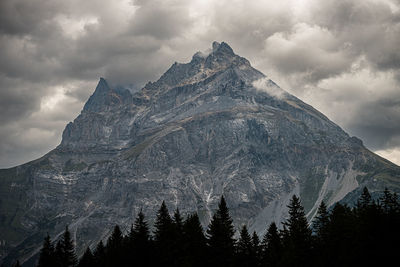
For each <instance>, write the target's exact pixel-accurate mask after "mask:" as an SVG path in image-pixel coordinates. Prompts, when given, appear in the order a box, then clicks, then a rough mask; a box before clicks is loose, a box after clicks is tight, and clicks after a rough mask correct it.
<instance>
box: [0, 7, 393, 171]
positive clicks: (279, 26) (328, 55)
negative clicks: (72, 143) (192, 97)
mask: <svg viewBox="0 0 400 267" xmlns="http://www.w3.org/2000/svg"><path fill="white" fill-rule="evenodd" d="M399 10H400V3H399V1H396V0H366V1H356V0H343V1H334V0H327V1H316V0H305V1H298V0H283V1H280V2H279V3H277V2H276V1H267V0H265V1H251V2H249V1H225V0H222V1H200V0H198V1H184V0H174V1H161V0H148V1H128V0H120V1H97V0H88V1H84V2H82V1H77V0H71V1H59V0H54V1H46V0H30V1H28V0H3V1H1V2H0V57H1V58H2V62H5V63H3V64H1V66H0V94H1V95H0V112H1V114H2V116H1V117H0V118H1V122H2V127H1V128H0V138H1V142H0V167H10V166H13V165H17V164H20V163H23V162H26V161H28V160H31V159H34V158H36V157H38V156H40V155H42V154H44V153H46V152H47V151H48V150H50V149H51V148H53V147H55V146H56V145H57V144H58V143H59V142H60V140H61V132H62V129H63V128H64V126H65V125H66V124H67V123H68V121H70V120H72V119H73V118H74V117H76V115H77V114H78V113H79V112H80V110H81V109H82V107H83V105H84V103H85V102H86V100H87V99H88V97H89V96H90V95H91V94H92V93H93V90H94V88H95V86H96V83H97V81H98V78H99V77H106V78H107V80H109V81H110V82H111V83H119V84H122V85H124V86H126V87H130V88H132V89H133V90H137V89H140V88H141V87H143V86H144V84H145V83H147V82H148V81H154V80H157V79H158V78H159V77H160V75H161V74H162V73H163V72H164V70H165V69H167V68H168V66H170V65H171V64H172V63H173V62H174V61H178V62H188V61H190V59H191V57H192V55H193V52H194V51H198V50H202V49H204V48H207V47H209V44H210V43H211V42H212V41H213V40H226V41H227V43H229V44H230V45H231V46H232V47H233V48H234V49H235V51H236V52H237V54H239V55H241V56H244V57H246V58H247V59H249V60H250V62H251V63H252V65H253V66H254V67H256V68H257V69H260V70H261V71H262V72H263V73H265V74H267V75H268V76H269V77H270V78H271V79H273V80H274V81H276V82H277V83H278V84H279V85H280V86H281V87H282V88H284V89H285V90H287V91H289V92H290V93H293V94H295V95H296V96H298V97H300V98H301V99H303V100H304V101H306V102H308V103H310V104H311V105H313V106H314V107H315V108H317V109H319V110H320V111H321V112H323V113H325V114H326V115H327V116H328V117H329V118H331V119H332V120H333V121H335V122H336V123H338V124H339V125H340V126H342V127H344V128H345V129H346V130H347V131H348V132H350V133H351V134H354V135H357V136H359V137H360V138H362V139H363V140H364V142H365V144H366V145H367V146H368V147H369V148H371V149H373V150H375V151H376V150H378V151H380V153H381V154H382V155H388V156H389V159H391V160H393V161H397V162H398V163H399V162H400V152H399V151H400V126H399V124H398V121H400V110H399V101H400V100H399V99H400V51H399V49H398V47H400V38H399V36H400V11H399Z"/></svg>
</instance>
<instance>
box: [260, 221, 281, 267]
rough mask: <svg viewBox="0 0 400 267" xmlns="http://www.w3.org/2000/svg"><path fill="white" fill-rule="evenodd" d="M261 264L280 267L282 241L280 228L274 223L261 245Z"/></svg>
mask: <svg viewBox="0 0 400 267" xmlns="http://www.w3.org/2000/svg"><path fill="white" fill-rule="evenodd" d="M261 253H262V255H261V263H262V266H271V267H276V266H278V264H279V262H280V261H281V257H282V240H281V237H280V235H279V232H278V227H277V226H276V224H275V223H274V222H272V223H271V224H270V225H269V227H268V230H267V232H266V233H265V235H264V237H263V240H262V243H261Z"/></svg>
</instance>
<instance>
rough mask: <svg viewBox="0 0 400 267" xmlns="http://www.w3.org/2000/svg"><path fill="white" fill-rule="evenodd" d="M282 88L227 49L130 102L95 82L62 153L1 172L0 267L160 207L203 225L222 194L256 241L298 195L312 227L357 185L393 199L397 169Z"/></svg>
mask: <svg viewBox="0 0 400 267" xmlns="http://www.w3.org/2000/svg"><path fill="white" fill-rule="evenodd" d="M282 91H283V90H282V89H281V88H279V86H278V85H276V84H275V83H274V82H273V81H271V80H270V79H268V78H267V77H266V76H265V75H264V74H262V73H261V72H259V71H257V70H256V69H254V68H253V67H251V65H250V63H249V62H248V61H247V60H246V59H245V58H242V57H240V56H239V55H236V54H235V53H234V52H233V50H232V48H230V46H229V45H228V44H226V43H224V42H222V43H218V42H214V43H213V45H212V48H211V49H210V50H209V51H208V52H207V53H201V52H198V53H196V54H195V55H194V56H193V58H192V60H191V61H190V62H189V63H185V64H181V63H175V64H173V65H172V66H171V68H169V70H168V71H167V72H166V73H164V74H163V75H162V76H161V78H160V79H159V80H158V81H156V82H153V83H148V84H147V85H146V86H145V87H144V88H143V89H142V90H141V91H139V92H137V93H134V94H133V96H132V95H131V94H130V92H129V91H128V90H127V89H124V88H123V87H118V86H114V85H113V84H111V83H110V82H107V81H106V80H105V79H103V78H100V80H99V83H98V85H97V87H96V90H95V91H94V93H93V95H92V96H90V98H89V100H88V101H87V103H86V104H85V106H84V109H83V111H82V113H81V114H80V115H79V116H78V117H77V118H76V119H75V120H74V121H73V122H71V123H69V124H68V125H67V127H66V128H65V130H64V133H63V139H62V143H61V144H60V146H58V147H57V148H56V149H54V150H53V151H51V152H49V153H48V154H46V155H45V156H43V157H42V158H40V159H38V160H35V161H32V162H30V163H27V164H24V165H21V166H18V167H15V168H11V169H5V170H0V188H1V189H3V190H0V191H1V192H0V214H1V216H0V241H1V242H0V243H2V244H3V246H0V264H1V258H2V257H3V258H4V262H6V263H12V262H14V261H15V259H17V258H18V259H22V261H23V262H27V261H28V260H29V259H30V258H31V257H32V255H34V254H35V253H36V252H37V251H39V250H38V248H39V247H40V246H41V243H42V240H43V239H42V238H43V236H45V235H46V233H49V234H50V236H54V237H57V236H60V235H61V234H62V232H63V231H64V229H65V225H69V226H70V229H71V232H72V234H73V236H75V237H76V238H75V240H78V241H79V242H78V243H77V249H78V253H79V254H82V253H83V252H84V250H85V249H86V247H87V246H88V245H89V246H91V247H94V246H95V245H96V244H97V243H98V242H99V240H105V239H106V238H107V236H108V235H109V234H110V233H107V232H105V231H104V230H105V229H111V228H112V227H113V226H114V225H115V224H119V225H121V228H123V229H129V227H130V224H131V223H132V222H133V221H134V218H135V217H136V215H137V213H138V212H139V211H140V210H143V212H144V213H145V214H146V215H148V216H149V223H150V225H151V224H152V223H153V222H154V219H155V218H154V216H153V214H155V211H156V210H157V209H158V208H159V205H160V204H161V202H162V201H165V202H166V203H167V205H168V206H169V207H170V208H171V209H172V210H173V209H175V208H179V209H180V210H181V211H182V214H189V213H191V212H193V211H196V212H197V213H198V214H199V216H200V220H201V222H202V223H203V226H206V225H207V224H208V222H209V220H210V218H211V216H212V213H213V211H214V210H215V209H216V207H217V205H218V202H219V199H220V197H221V195H224V197H225V198H226V200H227V203H229V208H230V211H231V215H232V217H233V219H234V220H235V222H236V223H237V227H240V226H241V225H243V224H246V225H247V226H248V227H249V229H250V231H257V232H258V233H259V234H261V235H262V234H263V233H264V232H265V230H266V227H267V226H268V225H269V224H270V223H271V222H272V221H274V222H276V223H278V224H279V223H281V222H282V221H283V220H284V219H285V218H286V217H285V216H287V209H286V207H287V205H288V203H289V201H290V199H291V196H292V195H293V194H296V195H299V196H300V197H301V199H302V204H303V205H304V208H305V211H306V213H307V216H308V218H309V219H312V218H313V216H314V215H315V214H316V211H317V209H318V207H319V205H320V203H321V202H322V201H324V202H325V203H326V204H327V205H328V206H331V205H333V204H334V203H336V202H338V201H343V202H344V203H350V204H351V203H353V202H354V201H353V200H354V199H357V196H358V195H359V193H360V192H361V188H363V187H364V186H367V187H368V189H370V190H371V192H379V191H382V190H383V189H384V188H385V187H388V189H389V190H395V191H397V192H398V193H399V192H400V190H399V188H400V186H399V184H400V168H399V167H398V166H395V165H394V164H391V163H389V162H388V161H385V160H384V159H382V158H380V157H378V156H377V155H375V154H373V153H372V152H370V151H368V150H367V149H366V148H365V147H363V145H362V142H361V141H360V140H358V139H356V138H350V137H349V136H348V134H347V133H345V132H344V131H343V130H342V129H340V127H339V126H337V125H336V124H334V123H333V122H331V121H330V120H329V119H328V118H326V117H325V116H324V115H323V114H321V113H320V112H318V111H317V110H315V109H314V108H312V107H311V106H309V105H307V104H306V103H304V102H302V101H301V100H300V99H297V98H296V97H294V96H292V95H290V94H289V93H286V92H283V93H282ZM238 229H239V228H238ZM4 244H7V246H4ZM35 251H36V252H35ZM25 266H28V265H27V264H25Z"/></svg>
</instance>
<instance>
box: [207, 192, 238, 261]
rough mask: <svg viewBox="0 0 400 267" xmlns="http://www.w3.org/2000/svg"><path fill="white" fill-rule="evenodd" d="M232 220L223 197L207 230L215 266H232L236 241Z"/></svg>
mask: <svg viewBox="0 0 400 267" xmlns="http://www.w3.org/2000/svg"><path fill="white" fill-rule="evenodd" d="M234 234H235V231H234V226H233V221H232V218H231V217H230V215H229V209H228V207H227V205H226V202H225V198H224V197H223V196H222V197H221V201H220V203H219V205H218V210H217V211H216V212H215V213H214V215H213V217H212V219H211V222H210V225H209V226H208V229H207V239H208V245H209V247H210V249H211V253H212V255H211V258H210V259H211V260H212V264H213V265H215V266H224V265H225V266H232V264H233V261H232V258H233V255H234V246H235V239H234V238H233V236H234Z"/></svg>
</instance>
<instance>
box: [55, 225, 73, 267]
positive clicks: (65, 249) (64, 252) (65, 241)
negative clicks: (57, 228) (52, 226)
mask: <svg viewBox="0 0 400 267" xmlns="http://www.w3.org/2000/svg"><path fill="white" fill-rule="evenodd" d="M55 255H56V258H57V264H58V266H60V267H73V266H76V264H77V263H78V259H77V257H76V254H75V246H74V241H73V240H72V238H71V233H70V232H69V229H68V226H66V227H65V231H64V234H63V236H62V237H61V239H60V240H59V241H58V242H57V245H56V252H55Z"/></svg>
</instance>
